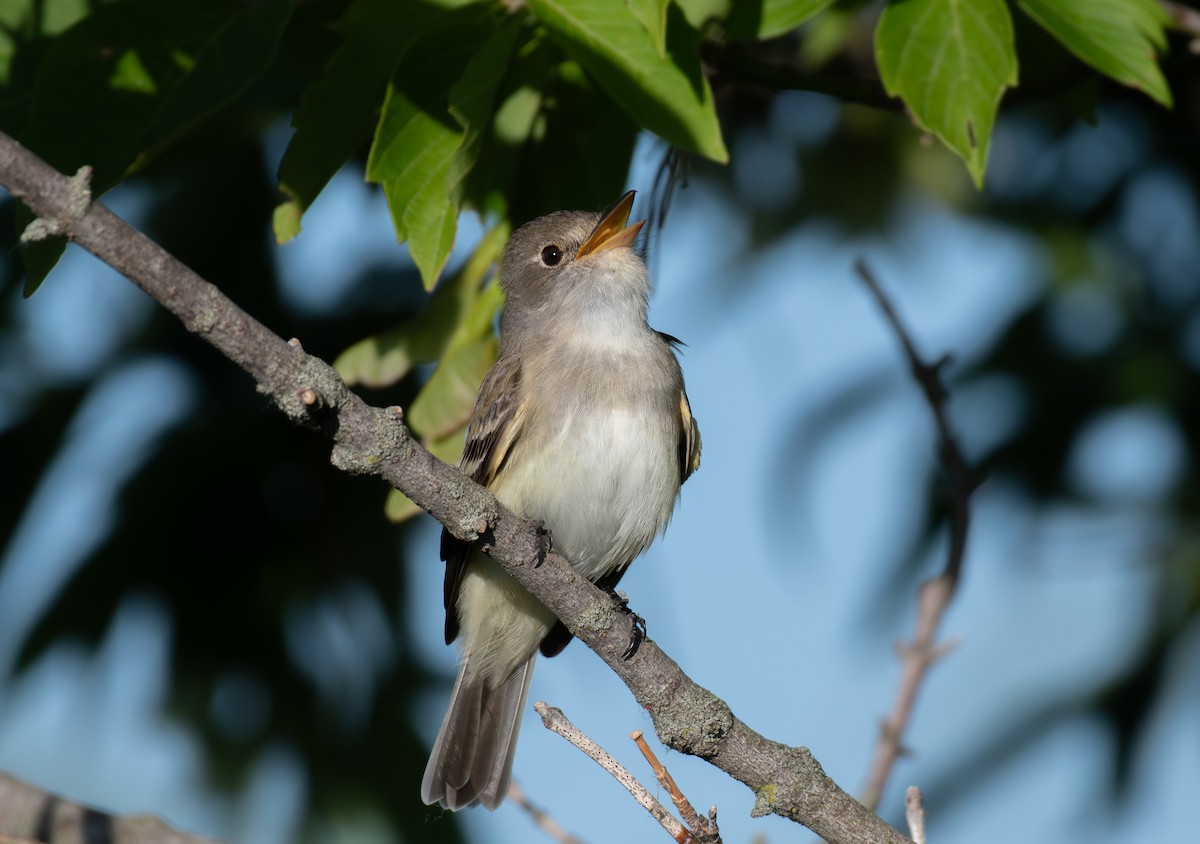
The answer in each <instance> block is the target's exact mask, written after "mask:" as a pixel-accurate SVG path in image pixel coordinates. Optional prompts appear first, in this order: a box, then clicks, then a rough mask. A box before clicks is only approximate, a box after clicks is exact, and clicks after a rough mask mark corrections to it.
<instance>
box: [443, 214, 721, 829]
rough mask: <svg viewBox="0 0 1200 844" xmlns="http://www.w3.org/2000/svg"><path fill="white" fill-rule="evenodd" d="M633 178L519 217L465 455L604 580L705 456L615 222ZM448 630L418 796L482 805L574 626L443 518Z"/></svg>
mask: <svg viewBox="0 0 1200 844" xmlns="http://www.w3.org/2000/svg"><path fill="white" fill-rule="evenodd" d="M633 195H634V192H633V191H630V192H629V193H627V194H625V195H624V196H623V197H621V199H620V200H619V201H618V202H617V203H616V205H614V206H613V207H612V208H611V209H609V210H608V211H607V212H605V213H603V214H596V213H589V212H585V211H560V212H557V213H554V214H549V215H547V216H545V217H540V218H538V219H537V220H534V221H533V222H531V223H526V224H525V225H523V226H521V227H520V228H519V229H517V230H516V231H515V232H514V233H513V235H512V237H511V238H510V239H509V242H508V246H507V248H506V249H505V252H504V260H503V263H502V264H501V267H500V285H501V287H503V289H504V292H505V294H506V301H505V306H504V316H503V318H502V321H501V325H500V335H501V336H500V354H499V357H498V358H497V360H496V363H495V364H494V365H493V366H492V368H491V370H490V371H489V372H488V374H487V377H486V378H484V381H483V385H482V386H481V387H480V388H479V395H478V397H477V398H476V400H475V409H474V411H473V412H472V414H471V421H470V423H469V424H468V426H467V440H466V446H465V447H464V449H463V457H462V462H461V464H460V468H461V469H462V471H463V472H464V473H466V474H467V475H469V476H471V477H472V478H474V479H475V480H476V481H478V482H479V483H481V484H483V485H484V486H486V487H487V488H488V489H490V490H491V491H492V492H493V493H494V494H495V496H496V498H498V499H499V500H500V501H501V502H503V503H504V504H505V506H507V507H508V508H509V509H511V510H513V511H514V512H516V513H518V514H520V515H522V516H524V517H525V518H529V519H539V520H541V521H542V522H544V524H545V527H546V529H547V530H548V531H550V534H551V536H552V538H553V543H554V549H555V550H556V551H559V552H561V553H562V554H563V555H564V556H565V557H566V558H567V559H568V560H570V561H571V563H572V564H573V565H574V567H575V569H576V570H577V571H579V572H580V573H581V574H583V575H584V576H585V577H587V578H588V579H589V580H592V581H594V582H595V583H596V584H597V585H598V586H600V587H601V588H605V589H609V590H611V589H613V588H614V587H615V586H616V584H617V581H618V580H620V579H621V575H622V574H624V573H625V569H626V568H628V567H629V564H630V563H631V562H633V559H634V558H635V557H637V556H638V555H639V554H641V553H642V552H643V551H645V550H646V548H647V547H648V546H649V545H650V543H651V542H653V541H654V538H655V537H656V536H657V535H658V534H659V533H660V532H662V531H663V530H664V529H665V528H666V526H667V522H668V521H669V520H670V518H671V512H672V510H673V509H674V507H675V499H676V497H677V495H678V494H679V488H680V485H682V484H683V482H684V481H685V480H687V478H688V476H689V475H691V474H692V472H694V471H696V469H697V468H698V467H699V465H700V431H699V428H697V427H696V420H695V419H693V418H692V411H691V407H690V406H689V405H688V398H687V393H686V392H684V388H683V374H682V373H681V372H680V369H679V362H678V361H677V360H676V358H675V351H674V350H675V348H676V346H677V345H678V343H679V341H678V340H676V339H675V338H673V337H671V336H669V335H667V334H662V333H660V332H658V331H655V330H654V329H652V328H651V327H650V326H649V325H648V324H647V323H646V309H647V307H648V300H649V295H650V279H649V273H648V272H647V270H646V264H645V263H644V262H643V261H642V259H641V257H640V256H639V255H638V254H637V253H636V252H634V250H633V241H634V238H636V237H637V234H638V232H639V231H640V230H641V228H642V225H643V223H642V222H637V223H634V224H633V225H630V226H626V222H627V221H628V219H629V211H630V208H631V207H632V206H633ZM442 558H443V559H445V561H446V582H445V595H444V597H445V603H446V643H447V644H449V643H450V642H452V641H454V640H455V639H457V638H460V637H461V640H462V643H461V650H462V659H461V664H460V667H459V670H458V680H457V681H456V682H455V684H454V691H453V692H451V694H450V704H449V707H448V708H447V711H446V717H445V719H444V720H443V721H442V728H441V731H440V732H439V733H438V737H437V741H436V742H434V745H433V752H432V753H431V754H430V757H429V764H428V765H427V766H426V768H425V778H424V780H423V782H422V783H421V797H422V799H423V800H424V801H425V802H426V803H440V804H441V805H442V806H445V807H446V808H448V809H461V808H462V807H464V806H474V805H476V804H480V803H482V804H483V805H484V806H486V807H487V808H488V809H494V808H496V807H497V806H498V805H500V803H501V802H502V801H503V800H504V797H505V795H507V793H508V786H509V780H510V778H511V775H512V763H513V752H514V751H515V750H516V743H517V732H518V730H519V729H520V726H521V716H522V714H523V712H524V709H525V702H526V698H527V696H528V694H529V681H530V678H531V677H532V676H533V663H534V659H535V658H536V657H537V654H538V651H539V650H540V651H541V653H543V654H544V655H546V656H548V657H549V656H554V655H555V654H557V653H559V652H560V651H562V649H563V648H565V647H566V646H567V643H568V642H570V641H571V638H572V636H571V633H570V632H569V631H568V630H567V628H566V627H565V626H564V625H563V623H562V622H561V621H558V620H557V619H555V617H554V615H553V614H552V613H551V612H550V611H549V610H547V609H546V608H545V607H544V606H542V605H541V603H539V602H538V601H537V599H535V598H533V597H532V596H531V595H530V594H529V593H528V592H526V591H525V590H524V589H522V588H521V586H520V585H518V584H517V582H516V581H515V580H513V579H512V577H510V576H509V575H508V574H507V573H506V572H505V571H504V570H503V569H502V568H501V567H500V566H499V565H497V564H496V563H495V562H493V561H492V560H490V559H488V558H487V557H486V556H484V555H483V554H481V553H479V552H478V551H475V550H472V548H471V546H470V545H468V544H467V543H465V542H461V541H459V540H457V539H455V538H454V537H452V536H450V534H448V533H446V532H445V531H443V533H442Z"/></svg>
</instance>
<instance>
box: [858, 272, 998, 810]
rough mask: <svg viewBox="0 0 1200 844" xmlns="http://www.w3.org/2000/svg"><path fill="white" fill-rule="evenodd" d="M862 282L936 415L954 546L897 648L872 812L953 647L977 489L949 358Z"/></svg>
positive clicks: (869, 277) (870, 281)
mask: <svg viewBox="0 0 1200 844" xmlns="http://www.w3.org/2000/svg"><path fill="white" fill-rule="evenodd" d="M854 268H855V270H856V271H857V272H858V275H859V277H860V278H861V279H862V280H863V282H864V283H865V284H866V285H867V288H868V289H869V290H870V291H871V293H872V295H873V296H874V297H875V300H876V302H878V304H879V308H880V310H882V311H883V314H884V316H885V317H886V318H887V320H888V322H889V323H890V324H891V326H892V330H893V331H894V332H895V334H896V337H897V338H898V339H899V340H900V344H901V345H902V346H903V347H904V354H905V356H906V357H907V358H908V364H909V368H910V369H911V370H912V375H913V378H914V379H915V380H916V382H917V384H918V385H920V387H921V391H922V392H923V393H924V394H925V400H926V402H927V403H928V404H929V409H930V411H931V412H932V413H933V418H934V422H935V424H936V425H937V432H938V453H939V455H940V457H941V462H942V467H943V471H944V472H945V474H946V484H947V486H948V487H949V492H950V547H949V550H948V551H947V554H946V564H945V567H944V568H943V569H942V573H941V574H939V575H937V576H936V577H933V578H931V579H929V580H927V581H925V582H924V583H923V584H921V586H920V588H919V589H918V591H917V629H916V631H915V633H914V635H913V640H912V642H910V643H907V644H903V643H901V644H898V645H897V651H898V653H899V654H900V664H901V670H900V688H899V690H898V691H897V694H896V702H895V704H894V706H893V708H892V712H891V714H890V715H888V717H887V718H886V719H885V720H884V722H883V725H882V726H881V728H880V731H879V742H878V744H877V745H876V747H875V759H874V761H873V762H872V764H871V772H870V774H869V775H868V778H867V786H866V789H865V791H864V794H863V798H862V802H863V805H864V806H866V807H867V808H869V809H871V810H874V809H875V808H876V807H878V805H879V801H880V799H881V798H882V796H883V789H884V786H885V785H886V784H887V780H888V777H889V776H890V775H891V771H892V768H893V767H894V766H895V764H896V760H897V759H898V758H899V757H900V756H901V755H902V754H903V753H904V744H903V738H904V731H905V730H906V729H907V728H908V722H909V719H910V717H911V715H912V709H913V705H914V703H915V702H916V698H917V692H918V691H919V690H920V688H921V684H922V682H923V681H924V679H925V675H926V673H927V672H928V671H929V668H930V666H932V665H933V664H934V663H935V662H937V661H938V660H939V659H941V657H943V656H944V655H945V654H946V653H947V652H948V651H949V650H950V647H952V646H943V647H938V646H937V645H936V644H935V643H936V641H937V633H938V628H939V627H940V626H941V621H942V616H943V615H944V614H945V612H946V608H947V607H948V606H949V605H950V602H951V601H952V600H953V599H954V593H955V591H956V590H957V588H958V581H959V577H960V576H961V574H962V565H963V556H964V553H965V551H966V547H967V532H968V530H969V529H970V526H971V510H970V498H971V494H972V493H973V492H974V491H975V489H976V488H977V487H978V486H979V483H978V481H977V480H976V478H975V477H974V476H973V475H972V473H971V471H970V469H969V468H968V467H967V462H966V460H965V459H964V458H963V456H962V451H961V450H960V449H959V447H958V440H957V439H956V438H955V436H954V432H953V430H952V429H951V427H950V421H949V419H948V418H947V414H946V388H945V387H944V386H943V385H942V379H941V370H942V367H943V366H945V364H946V362H947V358H943V359H941V360H939V361H938V362H937V363H934V364H928V363H926V362H925V361H924V360H923V359H922V358H921V356H920V355H919V354H918V353H917V350H916V347H915V346H914V344H913V341H912V338H911V337H910V335H909V333H908V330H907V329H906V328H905V327H904V323H903V322H901V320H900V317H899V315H898V314H897V313H896V309H895V308H894V307H893V306H892V302H891V300H890V299H889V298H888V297H887V295H886V294H885V293H884V292H883V288H882V287H881V286H880V285H879V282H878V281H877V280H876V278H875V275H874V273H872V272H871V269H870V267H868V266H867V265H866V263H865V262H863V261H861V260H860V261H857V262H856V263H855V265H854Z"/></svg>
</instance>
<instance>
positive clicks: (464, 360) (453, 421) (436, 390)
mask: <svg viewBox="0 0 1200 844" xmlns="http://www.w3.org/2000/svg"><path fill="white" fill-rule="evenodd" d="M497 349H498V344H497V340H496V338H495V337H494V336H493V335H492V334H491V333H489V334H488V335H487V336H485V337H480V338H477V339H475V340H473V341H469V342H464V343H462V344H459V345H457V346H454V347H452V348H450V349H448V350H447V351H446V354H445V355H444V356H443V357H442V359H441V362H439V363H438V367H437V369H435V370H434V371H433V375H431V376H429V381H428V382H427V383H426V384H425V387H424V389H422V390H421V392H420V393H418V394H417V397H416V398H415V399H414V400H413V403H412V405H411V406H410V407H409V409H408V413H407V414H406V417H405V418H407V420H408V422H409V425H410V427H412V429H413V430H414V431H418V432H420V434H421V436H422V437H423V438H424V437H428V438H431V439H440V438H442V437H444V436H446V435H447V434H450V433H452V432H453V431H456V430H458V429H459V428H461V427H462V426H463V425H465V424H466V423H467V421H468V420H469V419H470V418H471V410H472V408H473V407H474V406H475V394H476V393H478V392H479V385H480V384H481V383H483V376H485V375H487V371H488V370H489V369H490V368H491V366H492V364H493V363H495V362H496V352H497Z"/></svg>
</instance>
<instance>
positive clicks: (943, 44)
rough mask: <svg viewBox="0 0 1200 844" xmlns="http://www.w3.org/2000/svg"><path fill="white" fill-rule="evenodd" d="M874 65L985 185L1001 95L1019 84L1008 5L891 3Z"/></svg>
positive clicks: (996, 0) (968, 0) (963, 0)
mask: <svg viewBox="0 0 1200 844" xmlns="http://www.w3.org/2000/svg"><path fill="white" fill-rule="evenodd" d="M875 61H876V63H877V64H878V66H879V73H880V76H881V78H882V80H883V84H884V88H885V89H886V90H887V92H888V94H890V95H891V96H893V97H896V96H898V97H900V98H901V99H903V100H904V104H905V105H906V106H908V109H909V112H910V113H911V114H912V117H913V119H914V120H915V121H916V123H917V124H918V125H919V126H921V128H923V129H925V130H927V131H929V132H932V133H933V134H935V135H937V136H938V138H940V139H941V140H942V142H943V143H945V144H946V146H948V147H949V148H950V149H952V150H954V152H956V153H958V154H959V155H960V156H961V157H962V159H963V160H964V161H965V162H966V164H967V170H968V171H970V173H971V178H972V179H973V180H974V181H975V184H976V186H982V184H983V173H984V169H985V167H986V165H987V151H988V142H989V140H990V138H991V134H992V126H993V124H994V123H995V119H996V110H997V108H998V107H999V105H1000V98H1001V97H1002V96H1003V95H1004V91H1005V89H1006V88H1008V87H1010V86H1012V85H1016V84H1017V57H1016V49H1015V45H1014V43H1013V23H1012V18H1011V16H1010V15H1009V11H1008V7H1007V5H1005V3H1004V0H905V2H900V3H889V4H888V5H887V6H886V7H885V9H884V11H883V14H882V15H881V16H880V19H879V25H878V27H877V29H876V31H875Z"/></svg>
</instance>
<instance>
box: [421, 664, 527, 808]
mask: <svg viewBox="0 0 1200 844" xmlns="http://www.w3.org/2000/svg"><path fill="white" fill-rule="evenodd" d="M534 659H536V654H535V655H534V656H531V657H530V658H529V661H528V662H525V663H524V664H522V665H520V666H518V667H517V669H516V670H515V671H513V673H512V674H510V675H508V679H507V680H505V681H504V682H503V683H501V684H500V685H499V686H496V687H495V688H489V687H488V686H487V683H486V681H485V680H484V678H482V677H480V676H478V675H476V676H474V677H470V678H467V674H468V672H467V660H466V659H465V658H464V659H463V663H462V665H461V666H460V667H459V669H458V679H457V680H456V681H455V682H454V691H453V692H451V693H450V704H449V706H448V707H447V708H446V717H445V718H443V719H442V728H441V730H439V731H438V737H437V741H435V742H434V743H433V751H432V752H431V753H430V754H429V763H428V764H427V765H426V766H425V778H424V779H423V780H422V781H421V799H422V800H424V801H425V802H426V803H430V804H432V803H440V804H441V805H442V806H445V807H446V808H447V809H455V810H456V809H461V808H463V807H464V806H474V805H476V804H482V805H483V806H484V808H486V809H489V810H490V809H495V808H496V807H497V806H499V805H500V804H501V803H502V802H504V798H505V796H506V795H507V794H508V784H509V781H510V780H511V779H512V764H513V753H514V752H515V751H516V748H517V733H518V732H520V729H521V715H522V714H523V713H524V711H525V702H526V700H527V698H528V697H529V681H530V679H531V678H532V677H533V662H534ZM464 678H466V679H464Z"/></svg>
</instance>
